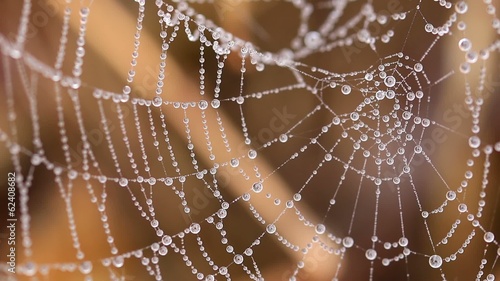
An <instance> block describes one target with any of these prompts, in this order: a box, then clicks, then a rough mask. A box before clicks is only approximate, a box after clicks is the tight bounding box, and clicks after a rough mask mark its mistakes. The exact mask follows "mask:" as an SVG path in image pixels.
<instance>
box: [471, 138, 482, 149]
mask: <svg viewBox="0 0 500 281" xmlns="http://www.w3.org/2000/svg"><path fill="white" fill-rule="evenodd" d="M480 145H481V139H480V138H479V137H478V136H472V137H470V138H469V146H470V147H471V148H478V147H479V146H480Z"/></svg>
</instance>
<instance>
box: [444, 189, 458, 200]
mask: <svg viewBox="0 0 500 281" xmlns="http://www.w3.org/2000/svg"><path fill="white" fill-rule="evenodd" d="M455 198H457V194H456V193H455V191H451V190H450V191H448V192H446V199H448V200H449V201H453V200H455Z"/></svg>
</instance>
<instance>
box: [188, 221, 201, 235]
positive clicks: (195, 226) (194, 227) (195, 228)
mask: <svg viewBox="0 0 500 281" xmlns="http://www.w3.org/2000/svg"><path fill="white" fill-rule="evenodd" d="M200 230H201V226H200V224H198V223H192V224H191V225H190V226H189V231H191V233H193V234H198V233H200Z"/></svg>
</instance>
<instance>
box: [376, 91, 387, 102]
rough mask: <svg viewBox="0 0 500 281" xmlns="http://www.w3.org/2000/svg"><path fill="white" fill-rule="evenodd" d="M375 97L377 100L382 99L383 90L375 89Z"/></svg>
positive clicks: (383, 95)
mask: <svg viewBox="0 0 500 281" xmlns="http://www.w3.org/2000/svg"><path fill="white" fill-rule="evenodd" d="M375 97H376V98H377V99H378V100H383V99H384V98H385V92H384V91H377V93H375Z"/></svg>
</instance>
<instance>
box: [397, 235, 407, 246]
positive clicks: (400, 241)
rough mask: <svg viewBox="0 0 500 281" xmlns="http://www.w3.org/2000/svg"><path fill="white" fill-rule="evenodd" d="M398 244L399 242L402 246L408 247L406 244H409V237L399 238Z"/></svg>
mask: <svg viewBox="0 0 500 281" xmlns="http://www.w3.org/2000/svg"><path fill="white" fill-rule="evenodd" d="M398 244H399V246H401V247H406V246H408V238H406V237H401V238H399V241H398Z"/></svg>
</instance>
